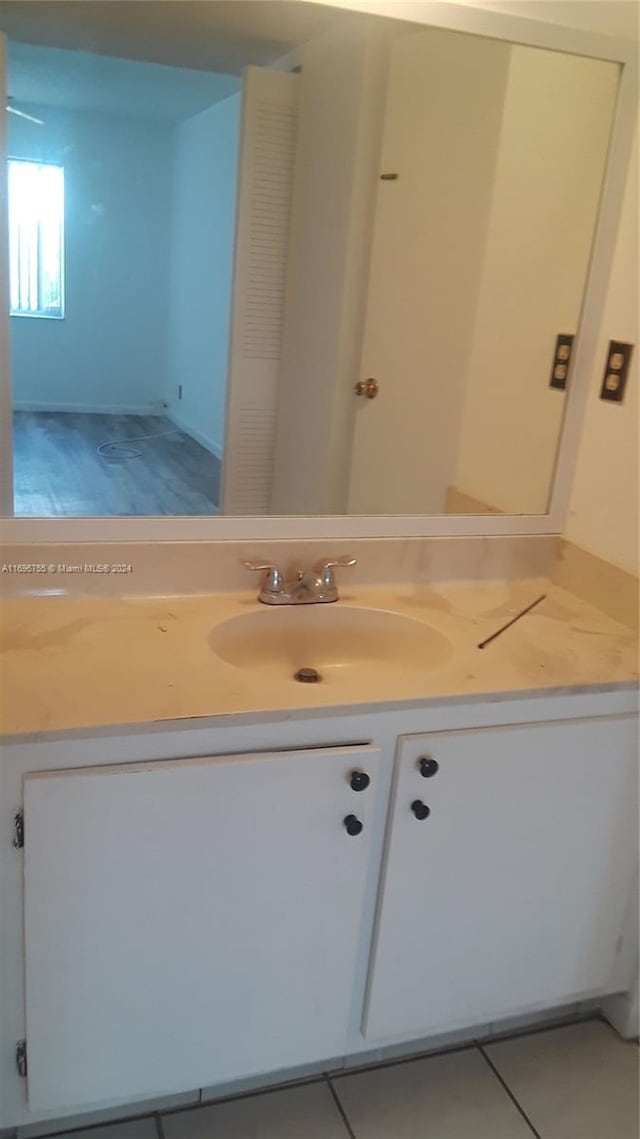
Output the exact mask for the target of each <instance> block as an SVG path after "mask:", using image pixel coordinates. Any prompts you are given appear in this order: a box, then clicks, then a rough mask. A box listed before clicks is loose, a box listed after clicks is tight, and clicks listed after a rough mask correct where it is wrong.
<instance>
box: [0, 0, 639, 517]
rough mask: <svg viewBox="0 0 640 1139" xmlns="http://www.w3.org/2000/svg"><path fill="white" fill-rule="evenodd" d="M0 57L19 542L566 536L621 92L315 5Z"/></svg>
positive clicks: (109, 27)
mask: <svg viewBox="0 0 640 1139" xmlns="http://www.w3.org/2000/svg"><path fill="white" fill-rule="evenodd" d="M0 31H2V32H3V33H4V35H5V36H6V40H7V49H6V99H5V102H6V108H7V112H6V122H5V140H6V141H5V150H6V153H5V154H4V155H3V156H2V157H3V162H4V163H5V164H6V168H7V187H8V192H7V195H6V206H5V205H4V204H3V212H4V215H5V217H4V222H6V225H7V228H8V258H7V260H8V272H7V274H6V276H7V277H8V280H7V281H6V283H5V284H6V292H7V304H8V307H9V314H10V315H9V318H8V321H7V326H8V327H9V329H10V336H9V344H8V351H6V352H5V357H6V358H7V359H8V362H9V365H10V366H9V368H8V369H7V370H8V372H9V375H8V376H7V377H6V381H7V383H10V385H11V393H12V395H11V398H12V423H13V446H12V463H13V481H14V491H13V494H14V498H13V501H14V514H15V516H16V517H17V518H82V517H89V518H91V517H108V518H126V517H132V516H146V517H150V516H174V517H176V516H178V517H180V516H183V517H184V516H187V517H191V518H193V517H206V518H209V519H211V518H219V517H221V516H222V517H224V516H228V517H234V516H235V517H238V516H240V517H246V516H252V517H254V518H255V517H262V518H265V517H269V516H277V517H280V518H281V517H283V516H291V517H297V516H302V517H304V518H307V519H308V518H310V517H314V516H317V515H321V516H326V515H330V516H334V517H337V516H343V517H345V518H348V517H349V516H352V515H358V516H363V515H364V516H369V517H371V516H376V515H392V516H395V515H402V516H409V515H415V516H418V517H421V516H425V515H429V516H432V517H435V516H447V515H465V516H476V515H481V516H487V515H489V516H501V515H506V516H514V515H525V516H534V515H538V516H544V515H546V514H547V513H548V512H549V502H550V495H551V491H552V486H553V479H554V471H555V470H556V467H557V462H558V452H559V444H560V439H561V435H562V429H563V423H564V420H565V411H566V406H567V397H568V394H569V393H570V389H571V384H572V381H573V378H574V368H573V360H572V356H573V355H574V352H575V343H574V338H575V336H576V333H577V331H578V326H579V320H580V314H581V308H582V305H583V298H584V294H585V286H586V283H587V279H588V272H589V265H590V257H591V254H592V247H593V242H594V234H595V232H596V224H597V220H598V211H599V206H600V201H601V195H602V187H603V179H604V176H605V170H606V166H607V156H608V152H609V148H610V140H611V137H612V126H613V122H614V116H615V110H616V101H617V98H618V89H619V81H620V74H621V67H620V65H619V63H617V62H615V61H613V60H611V59H599V58H589V57H588V54H578V53H573V52H569V51H564V50H549V49H546V48H545V47H542V46H532V45H531V44H528V43H522V42H517V41H516V40H515V39H514V40H509V39H507V38H505V37H504V35H503V36H502V37H501V38H492V37H491V36H488V35H475V34H469V33H467V32H465V31H460V30H452V29H451V28H446V27H436V26H426V25H425V24H424V23H411V22H409V21H406V20H402V19H398V18H387V17H385V16H384V15H373V14H366V13H362V12H353V11H346V10H344V9H341V8H337V7H333V6H323V5H321V4H316V3H304V2H300V0H258V2H255V0H196V2H191V0H181V2H179V3H173V2H170V0H160V2H157V3H153V2H149V0H144V2H136V0H129V2H128V3H126V4H125V3H110V2H95V3H94V2H92V0H82V2H73V3H66V2H57V3H46V2H43V3H40V2H38V0H32V2H30V3H28V4H25V3H22V2H17V3H0ZM5 470H6V460H5Z"/></svg>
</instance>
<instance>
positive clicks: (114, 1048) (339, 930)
mask: <svg viewBox="0 0 640 1139" xmlns="http://www.w3.org/2000/svg"><path fill="white" fill-rule="evenodd" d="M378 761H379V753H378V751H377V750H376V749H375V748H371V747H354V748H335V749H326V748H325V749H317V750H315V749H310V750H305V751H300V752H295V751H292V752H281V753H266V754H255V755H245V756H233V757H229V756H227V757H221V758H220V757H219V758H204V759H203V758H199V759H193V760H181V761H166V762H156V763H148V764H136V765H122V766H118V767H111V768H93V769H86V768H85V769H80V770H67V771H59V772H47V773H41V774H36V775H29V776H27V777H26V778H25V787H24V811H25V834H26V843H25V878H26V880H25V936H26V1006H27V1007H26V1019H27V1048H28V1065H29V1068H28V1096H29V1104H30V1106H31V1107H33V1108H49V1109H51V1108H56V1107H60V1108H68V1107H71V1106H75V1105H80V1104H90V1103H99V1102H101V1101H107V1100H122V1101H125V1100H128V1099H133V1098H135V1097H138V1096H139V1097H142V1096H145V1095H155V1094H157V1093H162V1092H170V1091H179V1090H181V1089H182V1090H186V1089H191V1088H197V1087H200V1086H203V1085H206V1084H214V1083H217V1082H219V1081H223V1080H232V1079H234V1078H236V1077H240V1076H244V1075H250V1074H254V1073H260V1072H262V1071H270V1070H275V1069H277V1068H279V1067H286V1066H293V1065H296V1064H303V1063H305V1062H308V1061H312V1060H315V1059H318V1058H323V1057H333V1056H337V1055H340V1054H341V1053H342V1052H343V1050H344V1046H345V1037H346V1031H347V1021H348V1017H349V1011H350V1005H351V996H352V987H353V983H354V969H355V960H356V954H357V951H358V946H359V939H360V936H361V915H362V904H363V896H364V882H365V875H366V871H367V863H368V857H369V847H370V839H371V820H372V819H373V815H374V811H373V807H374V797H375V794H376V786H377V780H376V773H377V769H378ZM354 769H358V770H362V771H364V772H366V774H367V775H368V776H369V777H370V785H369V786H368V787H367V788H366V789H364V790H362V791H360V792H355V791H354V790H353V789H352V787H351V772H352V771H353V770H354ZM350 815H353V816H355V817H356V818H357V819H358V820H359V821H360V822H361V823H362V824H363V829H362V831H361V833H357V834H350V833H349V831H348V829H347V828H346V827H345V825H344V819H345V817H347V816H350ZM351 829H355V830H357V829H358V828H357V827H355V826H353V827H351Z"/></svg>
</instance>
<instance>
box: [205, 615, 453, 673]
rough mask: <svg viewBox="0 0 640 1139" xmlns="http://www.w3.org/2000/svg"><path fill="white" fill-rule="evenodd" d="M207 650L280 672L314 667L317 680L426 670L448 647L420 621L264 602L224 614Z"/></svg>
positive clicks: (244, 664) (242, 664) (239, 663)
mask: <svg viewBox="0 0 640 1139" xmlns="http://www.w3.org/2000/svg"><path fill="white" fill-rule="evenodd" d="M209 644H210V646H211V648H212V649H213V651H214V652H215V653H216V654H217V656H219V657H220V658H221V659H222V660H224V661H226V662H227V664H232V665H235V666H236V667H238V668H243V669H253V670H269V671H271V672H274V671H275V672H282V673H284V674H286V675H287V676H288V677H290V678H293V677H294V674H295V673H296V672H297V671H298V670H299V669H315V670H317V672H319V673H320V675H321V677H322V678H327V677H331V676H332V675H333V676H335V675H337V674H339V673H340V672H342V671H344V670H346V669H349V670H357V669H360V668H361V669H362V670H363V671H364V670H365V669H369V668H371V667H372V666H373V667H374V668H376V669H378V670H380V672H389V670H393V671H395V672H397V671H402V672H411V673H414V674H415V673H418V672H428V671H430V670H432V669H434V668H438V667H439V666H440V665H442V664H443V663H444V662H445V661H446V660H447V658H448V657H449V656H450V655H451V645H450V643H449V641H448V640H447V638H446V637H445V636H444V635H443V634H442V633H440V632H438V630H437V629H432V628H431V627H430V626H429V625H425V624H424V623H423V622H422V621H415V620H413V618H411V617H403V616H401V615H399V614H397V613H389V612H387V611H385V610H382V609H364V608H356V607H355V606H350V605H343V604H341V603H337V604H332V605H292V606H279V607H277V606H274V607H272V608H269V607H268V606H264V607H261V608H260V609H256V610H254V611H253V612H251V613H246V614H244V613H243V614H240V615H238V616H236V617H230V618H229V619H228V620H226V621H222V622H221V623H220V624H219V625H217V626H216V627H215V628H214V629H213V631H212V632H211V634H210V636H209Z"/></svg>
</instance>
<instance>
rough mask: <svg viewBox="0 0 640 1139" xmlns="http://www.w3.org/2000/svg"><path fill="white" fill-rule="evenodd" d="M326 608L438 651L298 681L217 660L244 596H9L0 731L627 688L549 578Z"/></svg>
mask: <svg viewBox="0 0 640 1139" xmlns="http://www.w3.org/2000/svg"><path fill="white" fill-rule="evenodd" d="M541 593H545V594H546V599H545V600H544V601H543V602H542V603H541V604H540V605H538V606H537V607H536V608H535V609H533V610H532V612H531V613H528V614H526V615H525V616H524V617H522V619H521V620H519V621H518V622H517V623H516V624H514V625H513V626H511V628H509V629H508V630H506V631H505V632H504V633H503V634H502V635H501V636H499V637H498V638H496V639H495V640H494V641H492V642H491V643H490V644H489V645H487V647H486V648H484V649H479V648H478V644H479V642H481V641H482V640H484V639H485V638H486V637H488V636H490V634H491V633H493V632H495V631H496V630H497V629H498V628H499V627H500V626H502V625H504V624H505V623H506V622H507V621H509V620H510V619H511V618H512V617H513V616H515V615H516V614H517V613H518V612H519V611H521V610H522V609H523V608H524V607H525V606H526V605H528V604H530V603H531V602H532V601H533V600H535V598H536V597H538V596H539V595H540V594H541ZM337 605H342V606H346V605H348V606H357V607H362V606H364V607H369V608H374V609H382V610H386V611H391V612H394V613H397V614H400V615H403V616H405V617H411V618H414V619H416V620H418V621H421V622H425V623H426V624H428V625H429V626H431V627H432V628H434V629H436V630H438V631H439V632H440V633H442V634H444V635H445V637H446V638H447V640H448V642H449V645H450V652H449V655H448V657H447V659H446V660H445V661H444V662H443V663H441V664H440V665H439V666H438V667H435V668H433V669H432V670H431V671H428V670H425V671H420V670H418V669H416V668H413V669H407V670H402V669H400V670H398V669H393V668H387V667H385V666H384V664H383V665H381V664H380V662H379V661H378V662H377V663H375V664H369V663H367V662H365V663H364V664H363V663H362V662H361V663H360V664H359V666H358V667H357V668H346V669H343V670H340V669H338V670H334V671H333V672H332V674H331V676H330V677H328V678H326V679H325V680H324V681H323V683H321V684H318V685H308V684H298V683H296V682H295V681H294V680H293V679H292V678H291V677H288V676H284V674H283V673H282V672H278V670H277V669H275V670H269V669H261V670H260V671H257V670H254V669H243V668H240V667H236V666H234V665H231V664H227V663H225V662H224V661H222V660H221V659H220V658H219V657H218V656H216V654H215V653H214V652H213V651H212V648H211V646H210V644H209V636H210V634H211V631H212V629H213V628H214V626H216V625H217V624H218V623H219V622H221V621H223V620H225V619H227V618H228V617H231V616H233V615H235V614H241V613H247V612H252V611H255V610H258V609H259V608H260V609H262V608H263V607H262V606H259V605H258V603H257V601H256V598H255V593H253V592H252V593H248V592H246V591H244V592H242V593H218V594H209V595H198V596H185V597H167V598H158V597H154V598H143V597H129V598H118V597H47V596H41V597H29V598H14V599H11V600H7V601H5V602H4V603H3V604H2V616H1V620H0V733H1V734H2V735H3V736H4V738H5V739H8V738H10V737H11V738H15V737H19V736H20V735H21V734H28V735H29V736H30V737H32V738H33V736H34V735H36V736H37V735H38V734H39V733H51V732H63V731H73V730H80V729H83V730H87V729H97V728H100V727H105V726H114V725H118V726H123V727H124V726H127V725H144V724H157V723H158V722H164V723H166V724H167V725H169V724H172V723H173V724H174V725H175V724H176V723H178V724H180V725H181V726H184V722H185V721H190V722H193V721H195V720H197V721H198V725H199V726H205V724H206V721H208V720H209V719H212V722H215V719H214V718H215V717H220V716H232V715H233V716H238V715H253V716H255V715H257V714H261V713H262V714H264V713H280V714H284V713H287V712H290V713H293V712H301V711H303V710H308V711H309V712H314V711H319V710H320V709H322V710H323V711H327V710H329V709H331V708H335V709H339V710H341V711H344V710H345V709H346V708H348V707H350V706H353V707H367V708H370V709H375V710H378V711H379V710H384V709H389V708H394V707H396V708H397V707H402V706H405V705H411V706H414V707H415V706H416V705H419V706H421V705H424V706H428V705H429V704H432V703H439V702H440V703H441V702H443V701H448V700H451V699H452V698H455V699H458V700H461V699H481V698H490V699H496V698H500V697H504V698H509V697H516V696H517V697H524V696H531V695H536V694H544V693H547V694H548V693H550V692H554V693H558V692H562V693H574V692H584V691H585V690H587V691H589V690H591V689H593V690H594V691H595V690H597V691H607V690H612V689H619V688H634V687H635V686H637V682H638V675H639V674H638V644H637V639H636V635H635V634H634V632H633V631H632V630H631V629H630V628H627V627H626V626H625V625H623V624H621V623H619V622H618V621H616V620H613V619H612V618H611V617H608V616H606V615H605V614H604V613H602V612H600V611H599V610H598V609H596V608H594V607H593V606H592V605H590V604H588V603H587V602H585V601H583V600H582V599H581V598H579V597H577V596H575V595H574V594H572V593H570V592H568V591H567V590H566V589H564V588H561V587H560V586H558V585H556V584H553V583H552V582H549V581H545V580H540V579H529V580H519V581H506V582H486V581H485V582H467V583H461V582H456V583H452V584H446V585H445V584H438V585H437V586H432V587H429V586H425V585H397V584H396V585H392V586H387V587H384V586H379V587H374V586H362V587H357V588H354V589H352V590H349V589H348V588H345V589H343V592H342V598H341V601H339V602H337ZM318 608H320V607H318ZM307 663H311V662H307ZM203 721H204V722H203Z"/></svg>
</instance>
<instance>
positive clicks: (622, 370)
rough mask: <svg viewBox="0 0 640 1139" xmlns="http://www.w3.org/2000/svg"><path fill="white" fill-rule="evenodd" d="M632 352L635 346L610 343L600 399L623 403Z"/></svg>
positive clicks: (614, 341) (619, 342)
mask: <svg viewBox="0 0 640 1139" xmlns="http://www.w3.org/2000/svg"><path fill="white" fill-rule="evenodd" d="M632 352H633V344H625V343H624V342H623V341H622V340H610V341H609V351H608V352H607V362H606V364H605V369H604V376H603V378H602V387H601V389H600V399H607V400H610V401H611V402H612V403H622V400H623V399H624V389H625V387H626V384H627V373H628V371H629V364H630V363H631V354H632Z"/></svg>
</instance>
